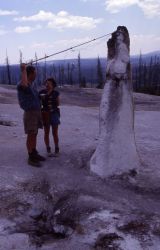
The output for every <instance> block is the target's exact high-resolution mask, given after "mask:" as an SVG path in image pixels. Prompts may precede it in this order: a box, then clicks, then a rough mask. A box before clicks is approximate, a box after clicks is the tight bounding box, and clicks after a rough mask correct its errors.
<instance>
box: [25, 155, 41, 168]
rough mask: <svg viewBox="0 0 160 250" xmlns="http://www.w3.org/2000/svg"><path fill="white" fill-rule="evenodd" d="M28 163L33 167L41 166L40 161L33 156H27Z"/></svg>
mask: <svg viewBox="0 0 160 250" xmlns="http://www.w3.org/2000/svg"><path fill="white" fill-rule="evenodd" d="M28 164H29V165H31V166H33V167H41V164H40V162H39V161H38V160H36V159H34V158H31V157H29V158H28Z"/></svg>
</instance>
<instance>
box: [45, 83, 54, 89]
mask: <svg viewBox="0 0 160 250" xmlns="http://www.w3.org/2000/svg"><path fill="white" fill-rule="evenodd" d="M46 89H47V90H48V91H51V90H53V89H54V87H53V84H52V82H51V81H46Z"/></svg>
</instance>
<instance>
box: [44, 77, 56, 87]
mask: <svg viewBox="0 0 160 250" xmlns="http://www.w3.org/2000/svg"><path fill="white" fill-rule="evenodd" d="M47 81H49V82H51V83H52V86H53V87H56V86H57V83H56V81H55V80H54V78H53V77H51V78H47V79H46V82H47Z"/></svg>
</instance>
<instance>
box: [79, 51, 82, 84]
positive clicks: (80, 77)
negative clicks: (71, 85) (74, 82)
mask: <svg viewBox="0 0 160 250" xmlns="http://www.w3.org/2000/svg"><path fill="white" fill-rule="evenodd" d="M78 82H79V87H82V84H81V82H82V73H81V57H80V53H79V54H78Z"/></svg>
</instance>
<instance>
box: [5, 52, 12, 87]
mask: <svg viewBox="0 0 160 250" xmlns="http://www.w3.org/2000/svg"><path fill="white" fill-rule="evenodd" d="M6 67H7V83H8V84H9V85H11V71H10V65H9V58H8V55H7V51H6Z"/></svg>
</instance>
